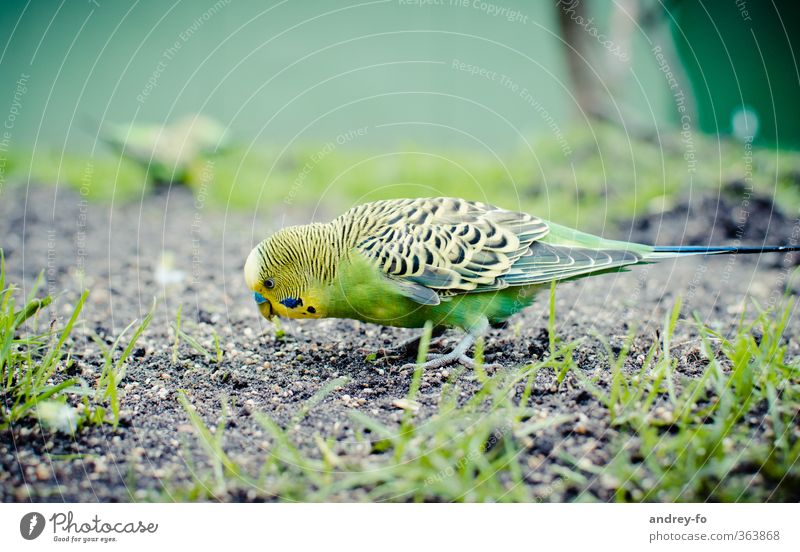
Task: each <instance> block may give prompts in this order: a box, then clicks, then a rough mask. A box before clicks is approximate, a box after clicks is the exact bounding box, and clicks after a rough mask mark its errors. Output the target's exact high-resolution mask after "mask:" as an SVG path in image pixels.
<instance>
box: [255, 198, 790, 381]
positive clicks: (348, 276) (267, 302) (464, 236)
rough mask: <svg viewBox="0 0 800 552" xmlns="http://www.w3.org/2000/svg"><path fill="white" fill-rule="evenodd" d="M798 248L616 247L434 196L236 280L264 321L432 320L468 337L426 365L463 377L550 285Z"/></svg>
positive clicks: (283, 239)
mask: <svg viewBox="0 0 800 552" xmlns="http://www.w3.org/2000/svg"><path fill="white" fill-rule="evenodd" d="M798 249H800V247H798V246H772V247H757V248H742V247H725V246H719V247H691V246H689V247H684V246H666V247H659V246H651V245H643V244H639V243H628V242H624V241H614V240H609V239H604V238H601V237H598V236H593V235H590V234H586V233H583V232H579V231H577V230H573V229H571V228H567V227H565V226H561V225H558V224H554V223H552V222H548V221H546V220H543V219H541V218H538V217H535V216H533V215H529V214H527V213H519V212H514V211H507V210H505V209H501V208H498V207H494V206H492V205H487V204H484V203H479V202H475V201H466V200H463V199H456V198H445V197H439V198H425V199H396V200H386V201H376V202H373V203H366V204H363V205H359V206H357V207H354V208H352V209H350V210H349V211H347V212H346V213H345V214H343V215H342V216H340V217H338V218H336V219H335V220H333V221H331V222H329V223H327V224H321V223H315V224H308V225H304V226H293V227H289V228H284V229H282V230H279V231H278V232H276V233H275V234H273V235H272V236H270V237H268V238H267V239H265V240H264V241H262V242H261V243H259V244H258V245H257V246H256V247H255V248H254V249H253V250H252V251H251V253H250V255H249V256H248V258H247V261H246V263H245V267H244V273H245V279H246V281H247V285H248V286H249V287H250V289H251V290H252V291H253V293H254V297H255V301H256V303H257V304H258V308H259V310H260V312H261V314H262V315H263V316H264V317H266V318H268V319H270V318H272V317H273V316H276V315H277V316H280V317H285V318H352V319H356V320H362V321H365V322H372V323H376V324H382V325H385V326H399V327H422V326H424V325H425V323H426V322H428V321H430V322H431V323H432V324H433V327H434V328H458V329H461V330H464V331H465V332H466V334H465V336H464V337H463V339H462V340H461V341H460V342H459V343H458V345H457V346H456V347H455V348H454V349H453V350H452V351H451V352H449V353H448V354H444V355H436V356H433V357H432V358H431V359H430V360H428V362H426V364H425V366H426V367H440V366H445V365H447V364H452V363H456V362H459V363H462V364H465V365H467V366H470V365H472V364H473V361H472V359H471V358H470V357H469V356H468V351H469V348H470V347H471V346H472V344H473V343H474V342H475V340H476V339H477V338H478V337H480V336H481V335H483V334H484V333H485V332H486V331H487V329H488V328H489V327H490V325H493V324H499V323H502V322H504V321H506V320H507V319H508V318H509V317H510V316H512V315H514V314H515V313H517V312H519V311H521V310H522V309H524V308H525V307H527V306H529V305H530V304H531V302H532V301H533V299H534V296H535V295H536V293H537V292H538V291H540V290H541V289H543V288H545V287H549V285H550V283H551V282H553V281H558V280H567V279H573V278H578V277H583V276H588V275H594V274H599V273H602V272H614V271H619V270H622V269H624V268H625V267H628V266H631V265H635V264H640V263H648V262H653V261H658V260H660V259H664V258H668V257H675V256H682V255H697V254H718V253H763V252H785V251H797V250H798Z"/></svg>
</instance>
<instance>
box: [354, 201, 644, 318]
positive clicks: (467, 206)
mask: <svg viewBox="0 0 800 552" xmlns="http://www.w3.org/2000/svg"><path fill="white" fill-rule="evenodd" d="M348 217H350V222H349V223H347V224H353V225H355V224H356V223H355V221H354V218H355V219H358V220H360V221H365V220H366V221H368V222H367V223H364V222H361V224H359V226H361V227H362V228H363V230H365V232H364V234H362V235H363V236H365V237H363V238H362V239H361V240H360V241H359V243H358V244H357V249H358V250H359V251H360V252H361V253H362V254H363V255H364V256H365V257H367V258H368V259H371V260H373V261H374V262H375V263H376V264H377V266H379V267H380V268H381V270H382V271H383V272H384V273H385V274H386V276H387V277H388V278H389V279H391V280H393V281H395V282H396V283H397V284H398V286H399V287H400V289H401V290H402V291H403V292H404V293H405V294H406V295H408V296H409V297H411V298H413V299H415V300H416V301H418V302H420V303H423V304H437V303H438V302H439V297H441V296H448V295H454V294H458V293H469V292H484V291H493V290H499V289H503V288H506V287H508V286H519V285H531V284H538V283H544V282H549V281H551V280H560V279H565V278H571V277H574V276H578V275H581V274H586V273H589V272H597V271H600V270H605V269H610V268H614V267H619V266H623V265H627V264H634V263H637V262H639V261H641V260H642V257H641V256H640V255H638V254H636V253H634V252H631V251H627V250H606V249H601V250H597V249H591V248H587V247H580V246H578V245H575V246H567V245H553V244H548V243H543V242H541V241H540V240H542V239H543V238H545V237H546V236H547V234H548V232H549V231H550V226H549V225H548V223H547V222H546V221H544V220H542V219H540V218H538V217H535V216H532V215H529V214H527V213H519V212H514V211H507V210H504V209H500V208H497V207H494V206H492V205H487V204H484V203H479V202H473V201H465V200H462V199H456V198H426V199H403V200H387V201H378V202H374V203H368V204H365V205H361V206H358V207H356V208H354V209H352V210H351V211H349V212H348V213H346V214H345V215H343V216H342V217H341V218H342V219H345V220H347V218H348Z"/></svg>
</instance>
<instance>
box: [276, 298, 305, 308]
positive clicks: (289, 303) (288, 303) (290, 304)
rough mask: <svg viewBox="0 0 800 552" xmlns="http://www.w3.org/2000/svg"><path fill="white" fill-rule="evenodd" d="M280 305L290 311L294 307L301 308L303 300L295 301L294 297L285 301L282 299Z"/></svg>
mask: <svg viewBox="0 0 800 552" xmlns="http://www.w3.org/2000/svg"><path fill="white" fill-rule="evenodd" d="M280 303H281V305H283V306H284V307H287V308H290V309H293V308H295V307H302V306H303V300H302V299H297V298H296V297H287V298H286V299H282V300H281V302H280Z"/></svg>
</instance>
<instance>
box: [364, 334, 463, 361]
mask: <svg viewBox="0 0 800 552" xmlns="http://www.w3.org/2000/svg"><path fill="white" fill-rule="evenodd" d="M446 331H447V328H445V327H444V326H436V327H435V328H433V330H432V331H431V345H433V344H434V343H438V342H439V341H440V340H439V339H434V338H438V337H441V336H442V335H444V333H445V332H446ZM421 341H422V333H420V334H419V335H417V336H415V337H412V338H409V339H406V340H405V341H401V342H400V343H398V344H397V345H395V346H393V347H378V348H377V349H368V348H366V347H364V348H361V349H359V350H358V351H359V352H360V353H364V354H374V355H377V356H380V357H393V356H401V357H407V356H412V355H416V354H417V351H418V350H419V344H420V342H421Z"/></svg>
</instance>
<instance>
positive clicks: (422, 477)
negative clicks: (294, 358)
mask: <svg viewBox="0 0 800 552" xmlns="http://www.w3.org/2000/svg"><path fill="white" fill-rule="evenodd" d="M553 297H554V290H553V291H551V304H554V301H553V300H552V299H553ZM794 307H795V302H794V301H793V300H787V302H786V305H785V306H784V307H782V308H781V309H780V310H777V311H775V310H761V309H758V310H757V312H756V314H755V315H754V316H753V317H752V320H751V321H749V322H746V321H745V317H744V316H743V317H742V320H741V322H740V325H739V327H738V328H737V330H736V331H735V332H734V333H733V334H732V336H731V337H725V336H723V335H721V334H720V333H718V332H715V331H713V330H711V329H709V328H707V327H705V326H703V325H702V324H700V323H699V322H696V325H697V330H698V332H699V336H700V337H698V343H700V344H701V345H702V354H703V358H702V359H700V360H698V362H702V365H703V367H702V373H701V374H700V375H699V376H698V377H689V376H686V375H682V374H681V373H680V371H679V370H678V367H679V366H678V359H677V358H676V357H675V356H674V354H673V345H672V339H673V337H674V335H675V330H676V327H677V325H678V324H691V322H689V321H681V320H680V319H679V313H680V308H681V304H680V302H677V303H676V304H675V306H674V309H673V310H672V311H671V312H670V313H669V314H668V316H667V317H666V319H665V321H664V327H663V329H662V332H661V339H660V341H659V342H657V343H654V344H653V345H652V347H650V349H649V350H648V351H647V354H646V355H638V354H636V353H634V351H633V345H632V343H633V339H632V337H631V338H630V339H628V340H627V341H626V342H625V343H624V344H623V345H622V346H621V347H619V348H618V349H614V348H612V347H610V346H608V345H607V344H605V343H603V344H602V345H601V350H603V349H604V350H605V351H606V354H605V364H607V366H603V364H604V363H603V362H600V365H599V366H597V367H595V368H586V367H581V366H579V365H578V364H577V362H576V361H575V359H574V357H575V355H574V352H575V350H576V344H575V343H561V341H560V339H558V338H556V337H555V336H554V334H553V333H552V330H553V328H554V327H555V324H554V320H555V319H554V316H555V312H554V310H555V309H551V324H550V328H551V344H550V347H551V348H550V354H549V355H547V356H545V358H543V359H542V360H540V361H538V362H536V363H534V364H532V365H529V366H525V367H521V368H518V369H508V370H502V371H500V372H498V373H496V374H494V375H488V374H487V373H486V371H485V370H484V369H483V368H482V366H481V364H480V362H479V365H478V368H477V369H476V370H475V373H474V378H475V381H476V382H477V383H478V387H477V389H473V390H472V391H471V392H470V393H467V395H466V396H465V395H464V394H463V393H462V391H464V388H463V387H462V386H460V385H459V384H458V383H457V382H458V381H460V378H459V376H460V375H462V373H463V370H456V371H454V373H453V374H451V376H450V378H449V381H448V382H447V383H446V384H445V385H444V386H443V388H442V390H441V393H440V394H439V396H438V401H437V402H436V404H435V405H431V404H430V397H427V398H426V399H424V400H423V403H427V408H431V407H432V412H431V413H430V414H429V415H425V416H423V415H422V414H421V409H420V405H421V403H420V399H421V397H420V396H419V389H420V387H419V386H420V382H421V378H422V370H421V369H420V368H419V366H418V368H417V369H416V370H415V371H414V374H413V376H412V378H411V382H410V386H409V391H408V394H407V396H406V397H405V400H404V401H403V402H402V407H403V408H404V410H405V411H404V413H403V415H402V418H401V420H400V421H399V422H398V423H396V424H388V425H387V424H386V423H384V422H382V421H380V420H378V419H376V418H374V417H372V416H370V415H368V414H366V413H364V412H361V411H359V410H351V411H350V412H349V417H350V419H351V422H352V424H353V425H354V427H355V428H357V431H356V442H354V443H349V444H347V445H346V446H342V444H341V443H337V442H336V441H335V440H333V439H332V438H326V437H324V436H322V435H319V434H315V435H314V438H313V442H314V445H315V446H313V447H309V446H308V444H307V440H306V445H305V446H301V445H300V444H299V442H300V436H299V435H298V434H297V433H296V432H297V431H298V430H299V427H300V426H299V421H302V419H303V418H305V416H306V415H307V414H308V412H309V411H310V410H312V409H313V408H314V406H316V405H317V404H319V403H320V402H321V401H323V400H324V398H325V397H326V396H327V395H328V394H329V393H330V392H331V391H332V390H333V389H335V388H336V387H337V386H338V385H341V384H343V382H342V381H340V380H336V381H333V382H329V384H327V385H325V386H323V388H322V389H321V390H320V392H318V393H317V394H316V395H315V396H314V397H312V398H311V399H309V401H308V403H307V405H305V406H303V407H301V408H300V409H299V411H298V414H297V415H296V416H295V418H294V421H293V422H292V423H290V424H288V425H287V427H281V426H280V425H279V424H278V423H277V422H276V421H275V420H273V419H272V418H270V417H269V416H267V415H265V414H261V413H256V414H255V419H256V420H257V423H258V425H260V426H261V428H262V429H263V430H264V431H265V432H266V434H267V435H268V436H269V437H270V445H269V447H268V448H267V449H266V451H265V453H264V462H263V465H262V467H261V469H260V470H259V471H258V473H247V472H246V470H244V469H243V468H242V467H240V466H237V465H236V464H235V462H234V461H233V460H232V457H231V455H230V453H229V452H226V450H225V442H224V436H223V434H224V428H225V423H224V421H225V419H226V417H225V412H226V408H223V416H222V418H221V420H222V421H220V422H219V423H218V424H217V426H216V428H215V429H213V430H212V429H211V428H209V427H207V426H206V425H205V424H204V423H203V421H202V418H201V417H200V416H199V415H198V414H197V413H196V412H195V411H194V410H193V408H192V407H191V405H190V403H189V401H188V399H187V398H186V397H185V396H182V397H181V398H180V401H181V404H182V406H183V407H184V409H185V410H186V412H187V414H188V416H189V419H190V422H191V424H192V425H193V426H194V427H195V429H196V433H197V435H198V439H199V441H200V444H201V445H202V447H201V448H202V450H205V451H206V452H205V453H206V457H207V458H206V460H205V461H203V460H202V459H199V460H198V464H205V465H210V466H211V470H210V472H208V473H204V472H203V471H202V470H200V471H198V472H197V473H198V474H199V475H196V476H195V478H194V480H193V481H192V482H191V483H190V484H187V485H183V486H181V485H177V486H176V487H175V488H170V490H169V496H172V497H176V496H177V497H182V498H183V499H198V500H199V499H203V500H207V499H224V498H225V496H226V495H225V492H232V491H233V490H236V489H238V490H240V491H242V492H247V491H251V492H254V493H255V494H254V495H253V496H256V497H261V498H267V499H277V500H284V501H326V500H343V499H344V500H353V499H357V500H369V501H465V502H474V501H477V502H483V501H493V502H494V501H510V502H518V501H531V500H551V499H553V498H554V497H556V499H564V498H569V499H571V500H597V499H598V498H600V497H601V496H605V495H603V493H606V494H607V492H608V491H607V489H606V490H601V489H599V486H598V482H599V481H604V482H606V483H608V482H609V481H610V482H612V484H613V485H614V486H615V487H616V491H615V492H614V493H613V494H612V495H611V496H605V498H604V499H611V500H616V501H620V502H630V501H704V500H721V501H762V500H793V499H796V498H797V488H798V484H799V483H800V432H798V424H797V415H798V411H800V362H798V360H797V359H793V360H790V359H788V358H787V355H788V353H787V338H786V336H785V331H786V327H787V324H788V322H789V319H790V316H791V314H792V313H793V310H794ZM428 338H429V334H428ZM601 341H602V340H601ZM426 343H427V340H423V344H426ZM425 349H426V346H425V345H423V348H422V350H421V354H420V358H423V357H424V354H425V353H424V350H425ZM480 349H481V348H480V347H479V348H478V351H477V354H476V358H478V359H480V356H481V350H480ZM642 356H643V357H644V358H643V360H642ZM547 374H549V375H550V378H552V380H555V381H556V382H557V383H558V384H559V385H560V384H561V383H562V382H563V381H564V379H565V378H566V377H570V376H571V380H570V381H571V385H573V386H578V387H582V388H583V389H586V390H587V391H588V392H589V393H590V395H591V396H593V397H594V399H595V400H596V401H598V403H599V404H600V405H602V408H603V409H605V411H606V412H607V420H608V428H607V430H606V435H605V436H604V438H605V439H607V440H608V441H609V444H608V445H605V446H607V447H608V450H609V451H610V454H611V461H610V462H608V463H607V464H603V465H595V464H592V463H587V462H585V461H581V459H578V458H574V457H572V456H570V455H569V454H568V453H566V452H563V451H562V452H558V453H553V454H554V455H555V461H554V462H552V463H549V464H545V466H544V467H542V468H540V469H547V470H551V473H553V474H555V475H556V479H555V483H551V484H550V492H549V493H550V494H548V493H545V494H536V493H535V492H533V491H532V487H531V486H530V485H529V484H528V481H529V476H530V475H531V473H533V472H532V470H531V468H530V467H528V465H527V464H526V459H527V456H528V450H527V449H528V447H529V445H530V444H531V443H532V442H535V441H536V439H537V438H539V436H540V435H541V434H542V432H547V431H551V432H553V431H556V430H561V429H562V428H564V427H565V426H566V427H571V424H573V423H574V421H575V416H574V415H563V416H553V415H550V416H549V417H541V416H540V412H539V411H538V410H537V409H536V408H535V407H534V406H533V404H534V403H533V402H532V401H531V394H532V390H533V387H534V384H535V382H536V381H537V378H539V377H542V376H546V375H547ZM223 404H225V402H224V401H223ZM422 408H425V406H423V407H422ZM555 435H556V436H557V437H558V436H560V435H562V433H561V432H560V431H556V432H555ZM365 451H366V452H365ZM607 487H608V485H606V488H607ZM553 492H555V493H556V494H552V493H553Z"/></svg>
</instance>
